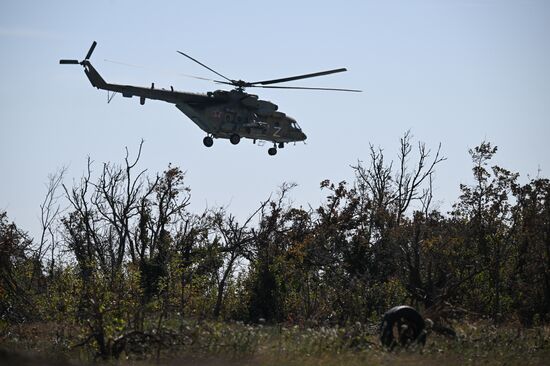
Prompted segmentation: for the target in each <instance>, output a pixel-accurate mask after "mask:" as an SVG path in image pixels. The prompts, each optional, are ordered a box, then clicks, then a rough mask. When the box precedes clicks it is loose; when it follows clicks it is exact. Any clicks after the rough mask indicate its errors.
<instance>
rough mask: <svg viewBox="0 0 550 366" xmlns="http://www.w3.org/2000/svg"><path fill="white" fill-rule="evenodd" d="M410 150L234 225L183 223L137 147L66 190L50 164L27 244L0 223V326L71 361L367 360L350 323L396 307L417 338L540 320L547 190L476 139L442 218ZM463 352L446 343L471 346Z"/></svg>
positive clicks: (209, 215) (363, 340)
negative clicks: (416, 313)
mask: <svg viewBox="0 0 550 366" xmlns="http://www.w3.org/2000/svg"><path fill="white" fill-rule="evenodd" d="M411 139H412V137H411V135H410V134H409V133H406V134H405V135H404V136H403V137H402V139H401V140H400V148H399V152H398V155H397V160H396V164H395V165H394V163H393V162H388V160H387V158H386V157H385V156H384V152H383V150H382V149H379V148H378V149H377V148H375V147H373V146H371V147H370V160H369V162H367V163H363V162H361V161H359V162H358V163H357V165H356V166H354V167H353V171H354V173H355V180H354V182H352V183H347V182H339V183H334V182H331V181H329V180H325V181H323V182H321V184H320V188H321V189H322V190H323V192H325V193H326V199H325V200H324V202H323V203H322V204H321V205H320V206H319V207H317V208H312V207H310V208H308V209H304V208H303V207H295V206H294V205H293V204H292V201H291V200H290V194H291V192H292V189H293V187H294V185H293V184H283V185H282V186H281V187H280V188H279V190H278V191H277V192H276V193H275V194H273V195H271V196H270V197H268V198H267V199H266V200H264V201H262V202H261V203H260V204H259V206H258V207H257V208H256V209H254V210H252V211H251V214H250V215H248V216H247V217H245V218H238V217H236V216H234V215H233V214H231V213H230V212H228V211H227V209H226V208H211V209H207V210H205V211H204V212H202V213H191V212H189V211H188V210H187V208H188V205H189V203H190V199H191V190H190V188H189V187H187V186H186V184H185V174H184V172H183V171H182V170H180V169H179V168H177V167H172V166H168V168H167V170H166V171H164V172H163V173H162V174H157V175H156V176H155V177H153V178H151V177H148V176H147V175H146V171H145V170H141V171H137V169H138V168H137V166H138V163H139V158H140V155H141V145H140V149H139V151H138V154H137V156H136V158H135V159H130V156H129V155H130V154H129V153H128V151H127V154H126V157H125V159H124V162H123V164H122V165H115V164H110V163H107V164H104V165H103V167H102V169H100V170H99V171H98V172H97V173H94V169H93V168H94V165H93V163H92V161H91V160H89V161H88V170H87V172H86V174H85V175H84V176H83V177H82V179H81V180H80V181H79V182H75V184H74V185H73V186H72V187H68V186H66V185H63V184H62V177H63V172H64V170H63V171H61V172H60V173H58V174H55V175H52V176H51V177H50V183H49V186H48V190H47V197H46V200H45V201H44V203H43V204H42V206H41V208H42V223H43V230H42V237H41V238H40V240H39V241H37V242H36V243H35V242H33V241H32V240H31V239H30V238H29V236H28V235H27V234H26V233H24V232H23V231H21V230H20V229H19V228H17V226H16V225H15V224H13V223H9V222H8V218H7V213H5V212H3V213H1V214H0V253H1V256H0V273H1V275H2V276H1V282H0V285H1V287H0V311H1V322H2V323H1V324H0V326H1V328H0V331H1V332H2V334H3V336H6V337H7V335H8V334H13V333H10V332H13V329H15V327H18V326H20V325H18V324H21V323H29V322H38V323H40V322H42V323H43V324H50V327H51V328H52V329H54V333H55V334H56V337H55V339H56V340H55V342H56V344H57V345H58V346H59V349H58V350H62V352H67V353H72V352H75V350H78V351H79V352H80V353H81V355H82V357H83V359H86V360H88V359H94V358H95V359H103V360H108V359H111V358H121V357H129V358H131V359H149V358H161V357H162V355H163V354H164V352H165V350H167V349H171V350H172V351H173V350H175V349H178V350H182V352H184V353H186V354H190V353H196V354H202V355H218V354H223V355H228V354H229V355H231V357H233V356H234V357H244V356H246V357H255V355H256V354H258V353H262V352H263V351H262V350H264V349H265V348H266V347H267V348H269V347H274V349H276V352H275V351H274V352H275V353H281V352H282V354H281V357H286V356H284V355H285V354H288V355H292V356H289V357H291V358H292V357H295V356H296V354H298V353H299V354H300V356H299V357H302V356H305V357H309V355H313V354H323V353H324V352H328V353H330V352H336V353H338V352H344V353H345V352H347V351H346V350H348V349H355V350H359V351H361V352H362V351H366V350H369V349H371V347H373V344H374V343H376V342H374V340H373V339H372V336H368V334H367V333H368V332H367V328H369V329H371V330H372V327H374V326H375V324H376V323H377V321H378V319H379V318H380V316H381V315H382V314H383V313H384V312H385V311H386V310H387V309H388V308H390V307H392V306H394V305H396V304H410V305H413V306H416V307H417V308H419V309H420V310H421V311H422V312H423V313H424V314H425V315H426V316H429V317H431V318H432V319H433V320H434V322H435V326H436V328H434V329H446V327H447V328H448V327H449V326H459V325H460V323H457V321H458V320H465V319H469V320H470V321H471V319H474V320H480V319H490V320H491V321H492V322H493V324H499V323H507V324H509V323H510V322H519V323H521V324H522V325H523V326H526V327H533V326H539V327H540V326H543V325H544V324H547V322H548V317H549V311H550V244H549V243H550V200H549V198H550V181H549V180H548V179H544V178H536V179H532V180H531V181H529V182H528V183H526V184H521V183H520V177H519V175H518V174H517V173H513V172H510V171H508V170H506V169H504V168H501V167H499V166H491V160H492V158H493V156H494V155H495V154H496V153H497V148H496V147H495V146H493V145H491V144H490V143H489V142H482V143H481V144H480V145H479V146H477V147H475V148H473V149H471V150H470V155H471V158H472V165H473V168H472V173H473V180H472V182H473V183H472V184H470V185H467V184H463V185H461V186H460V190H461V195H460V197H459V198H458V200H457V202H456V203H455V204H454V206H453V210H452V212H450V213H448V214H445V213H442V212H440V211H438V210H437V209H434V208H433V207H432V203H431V202H432V199H433V197H432V193H433V192H432V179H433V172H434V171H435V168H436V167H437V165H438V164H440V163H441V162H443V161H444V160H445V158H444V157H442V155H441V154H440V148H438V149H437V151H435V153H432V152H431V151H430V150H429V149H427V148H426V147H425V145H424V144H422V143H419V144H418V148H417V150H416V151H413V144H412V143H411ZM61 187H62V191H63V193H62V196H63V199H64V200H65V201H64V202H66V203H67V204H66V206H65V207H61V203H60V202H61V199H60V196H59V194H58V193H56V192H57V190H58V188H59V189H60V188H61ZM219 321H226V322H227V323H223V322H219ZM235 321H238V322H240V323H234V322H235ZM245 324H265V328H264V327H263V326H262V327H256V326H250V325H245ZM356 324H358V325H357V326H356ZM365 324H366V325H368V326H365ZM457 324H458V325H457ZM272 325H279V326H280V327H281V328H277V327H274V326H272ZM283 325H284V326H283ZM287 325H288V327H287ZM293 326H296V327H297V328H293ZM308 327H311V329H312V330H307V329H308ZM276 329H279V330H278V331H277V332H276V331H275V330H276ZM518 329H520V328H518ZM459 331H460V329H459ZM274 332H276V333H277V334H276V335H274V334H273V333H274ZM365 332H367V333H365ZM468 332H469V333H468V334H471V333H472V332H470V331H468ZM484 332H486V333H487V332H488V333H490V331H488V330H486V329H485V330H484ZM496 332H497V333H498V337H500V338H498V339H501V338H502V339H504V338H506V337H508V336H509V337H512V335H511V333H510V334H508V333H506V334H507V335H506V336H503V335H502V334H503V333H502V332H499V331H496ZM521 332H529V330H523V329H522V330H521ZM459 333H460V332H459ZM365 334H367V335H365ZM369 334H371V335H372V332H371V333H369ZM522 334H525V333H521V334H520V335H519V336H518V337H520V336H522ZM545 334H546V333H545ZM480 337H482V336H480ZM503 337H504V338H503ZM545 337H546V336H545ZM482 338H483V337H482ZM7 339H9V337H8V338H7ZM506 339H508V338H506ZM545 339H547V338H545ZM468 342H469V341H468V340H467V339H466V338H464V337H462V336H461V337H459V341H458V343H449V344H447V345H445V347H446V348H447V349H452V348H453V347H455V346H457V345H458V346H457V347H463V346H464V347H466V348H467V349H471V350H473V349H475V345H473V344H471V343H468ZM480 342H481V341H480ZM483 342H485V338H483ZM499 342H500V341H499ZM505 342H512V341H511V338H510V340H506V341H505ZM544 342H547V340H544ZM544 342H543V343H544ZM275 344H276V346H275ZM545 344H546V343H544V344H543V345H542V346H541V347H542V348H543V349H547V348H546V347H547V346H546V345H545ZM172 351H171V352H172ZM432 351H433V349H432V348H428V351H426V352H428V353H430V352H432ZM60 352H61V351H60ZM272 353H273V352H272ZM457 353H459V352H458V351H457ZM477 355H478V354H477V353H476V352H474V351H472V355H471V356H472V357H474V358H475V357H478V356H477ZM224 357H225V356H224ZM277 357H278V356H277Z"/></svg>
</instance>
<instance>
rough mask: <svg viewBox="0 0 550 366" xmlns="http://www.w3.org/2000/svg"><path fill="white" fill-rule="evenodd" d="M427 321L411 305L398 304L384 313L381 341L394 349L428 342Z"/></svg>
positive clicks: (381, 325)
mask: <svg viewBox="0 0 550 366" xmlns="http://www.w3.org/2000/svg"><path fill="white" fill-rule="evenodd" d="M425 328H426V323H425V322H424V318H422V315H420V314H419V313H418V311H416V310H415V309H414V308H412V307H410V306H405V305H402V306H396V307H394V308H391V309H390V310H388V311H387V312H386V313H385V314H384V318H383V319H382V324H380V342H381V343H382V345H384V346H386V347H388V348H389V349H393V348H394V347H395V346H397V345H400V346H403V347H407V346H409V345H410V344H411V343H419V344H421V345H424V344H425V343H426V331H425Z"/></svg>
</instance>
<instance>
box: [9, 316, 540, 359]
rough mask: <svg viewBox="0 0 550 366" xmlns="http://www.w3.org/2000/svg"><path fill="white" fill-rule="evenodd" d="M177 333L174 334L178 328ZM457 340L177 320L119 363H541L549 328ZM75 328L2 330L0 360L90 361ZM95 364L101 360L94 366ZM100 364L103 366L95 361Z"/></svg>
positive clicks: (130, 347) (469, 331) (483, 327)
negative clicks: (413, 342)
mask: <svg viewBox="0 0 550 366" xmlns="http://www.w3.org/2000/svg"><path fill="white" fill-rule="evenodd" d="M178 328H179V329H178ZM454 328H455V329H456V331H457V337H456V338H455V339H450V338H447V337H444V336H441V335H438V334H430V335H429V336H428V341H427V343H426V345H425V346H424V347H414V346H412V347H410V348H408V349H395V350H393V351H391V352H390V351H388V350H386V349H384V348H383V347H381V346H380V344H379V342H378V339H377V335H376V326H375V325H362V324H359V323H357V324H353V325H351V326H349V327H337V326H332V327H323V326H315V327H306V326H262V325H254V326H252V325H245V324H242V323H221V322H183V323H181V324H179V326H177V327H173V328H170V327H166V328H164V329H163V331H162V334H154V333H151V334H149V336H148V337H147V338H145V337H143V335H141V334H136V335H135V337H133V338H132V339H130V338H129V341H128V342H127V343H126V344H125V350H124V351H123V352H122V353H121V354H120V357H119V359H118V360H117V361H114V360H111V361H108V362H106V363H105V364H120V365H152V364H162V365H302V366H305V365H441V364H445V365H464V364H472V365H478V364H483V365H504V364H506V365H547V364H548V362H549V360H550V328H548V327H533V328H531V329H526V328H522V327H520V326H515V325H512V324H509V325H506V326H499V327H495V326H493V325H490V324H488V323H482V322H477V323H465V324H455V325H454ZM76 331H77V330H76V328H70V327H63V326H60V325H58V324H44V323H41V324H26V325H22V326H17V327H12V328H11V329H9V330H7V329H4V332H3V336H2V339H1V343H0V362H1V363H2V364H7V365H10V364H13V365H32V364H41V365H54V364H61V365H81V364H89V363H93V362H95V361H98V360H94V354H93V351H92V348H93V347H92V346H91V345H82V346H80V345H79V343H82V342H79V338H78V336H77V334H76ZM98 362H99V361H98ZM99 364H101V362H99Z"/></svg>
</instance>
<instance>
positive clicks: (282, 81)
mask: <svg viewBox="0 0 550 366" xmlns="http://www.w3.org/2000/svg"><path fill="white" fill-rule="evenodd" d="M344 71H347V69H346V68H341V69H334V70H327V71H321V72H314V73H313V74H304V75H298V76H291V77H288V78H282V79H273V80H264V81H256V82H254V83H249V84H250V85H255V84H261V85H268V84H276V83H284V82H287V81H292V80H299V79H307V78H314V77H317V76H323V75H329V74H335V73H337V72H344Z"/></svg>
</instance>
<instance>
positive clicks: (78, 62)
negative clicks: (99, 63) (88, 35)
mask: <svg viewBox="0 0 550 366" xmlns="http://www.w3.org/2000/svg"><path fill="white" fill-rule="evenodd" d="M95 46H97V42H96V41H94V43H92V46H91V47H90V49H89V50H88V53H87V54H86V57H85V58H84V60H82V61H78V60H66V59H63V60H59V63H60V64H61V65H84V62H86V61H88V60H89V59H90V57H92V53H93V52H94V49H95Z"/></svg>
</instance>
